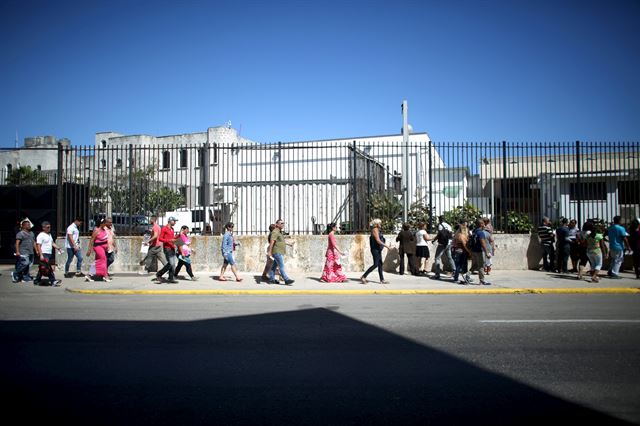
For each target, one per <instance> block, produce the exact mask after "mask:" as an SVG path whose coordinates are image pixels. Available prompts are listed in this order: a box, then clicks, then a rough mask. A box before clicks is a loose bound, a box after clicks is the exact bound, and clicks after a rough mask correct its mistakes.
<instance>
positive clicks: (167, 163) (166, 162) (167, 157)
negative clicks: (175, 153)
mask: <svg viewBox="0 0 640 426" xmlns="http://www.w3.org/2000/svg"><path fill="white" fill-rule="evenodd" d="M162 168H163V169H170V168H171V153H170V152H169V151H164V152H163V153H162Z"/></svg>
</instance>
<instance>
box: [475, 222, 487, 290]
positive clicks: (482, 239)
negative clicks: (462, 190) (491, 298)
mask: <svg viewBox="0 0 640 426" xmlns="http://www.w3.org/2000/svg"><path fill="white" fill-rule="evenodd" d="M470 246H471V257H472V259H473V263H475V264H476V265H478V266H479V267H478V276H479V278H480V284H482V285H490V284H491V283H490V282H489V281H485V279H484V267H483V266H484V262H485V258H486V257H491V251H490V250H489V249H490V246H489V243H488V241H487V234H486V233H485V231H484V221H483V220H482V219H478V220H477V221H476V229H474V230H473V234H472V235H471V240H470Z"/></svg>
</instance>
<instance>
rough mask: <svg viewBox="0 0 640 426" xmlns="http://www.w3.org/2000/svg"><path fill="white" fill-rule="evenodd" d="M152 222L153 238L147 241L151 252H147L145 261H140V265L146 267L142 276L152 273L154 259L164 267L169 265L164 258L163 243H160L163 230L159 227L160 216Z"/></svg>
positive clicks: (153, 217)
mask: <svg viewBox="0 0 640 426" xmlns="http://www.w3.org/2000/svg"><path fill="white" fill-rule="evenodd" d="M150 222H151V238H150V239H149V241H147V245H148V246H149V250H148V251H147V254H146V255H145V257H144V259H142V260H141V261H140V264H141V265H144V267H143V269H142V270H141V271H140V275H146V274H147V273H149V272H151V268H152V265H153V260H154V259H156V261H157V262H160V263H161V264H162V266H164V265H166V264H167V258H166V257H165V256H164V250H163V249H162V242H160V232H162V228H160V225H158V216H156V215H153V216H151V220H150Z"/></svg>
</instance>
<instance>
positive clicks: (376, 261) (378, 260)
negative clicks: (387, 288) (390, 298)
mask: <svg viewBox="0 0 640 426" xmlns="http://www.w3.org/2000/svg"><path fill="white" fill-rule="evenodd" d="M371 256H373V265H371V266H370V267H369V269H367V270H366V272H365V273H364V275H362V277H363V278H367V275H369V274H370V273H371V272H373V270H374V269H376V268H378V275H380V281H384V275H383V274H382V251H378V250H376V251H372V252H371Z"/></svg>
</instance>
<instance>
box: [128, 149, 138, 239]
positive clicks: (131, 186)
mask: <svg viewBox="0 0 640 426" xmlns="http://www.w3.org/2000/svg"><path fill="white" fill-rule="evenodd" d="M135 196H137V194H134V193H133V144H131V143H130V144H129V219H128V220H127V222H128V223H129V235H131V234H132V233H133V219H132V216H133V197H135Z"/></svg>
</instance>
